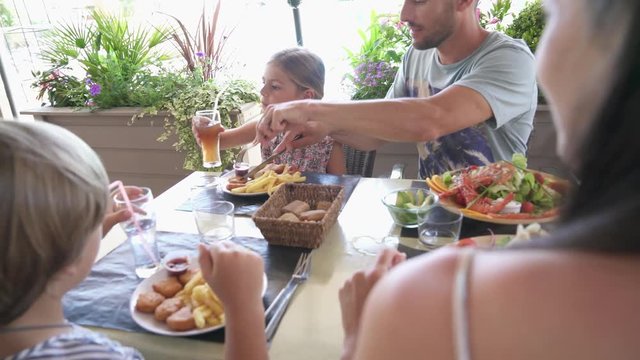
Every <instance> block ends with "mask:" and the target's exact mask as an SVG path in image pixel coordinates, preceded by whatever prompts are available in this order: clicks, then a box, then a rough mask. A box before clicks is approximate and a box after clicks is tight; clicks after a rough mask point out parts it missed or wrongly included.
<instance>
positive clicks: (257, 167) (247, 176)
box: [244, 134, 302, 179]
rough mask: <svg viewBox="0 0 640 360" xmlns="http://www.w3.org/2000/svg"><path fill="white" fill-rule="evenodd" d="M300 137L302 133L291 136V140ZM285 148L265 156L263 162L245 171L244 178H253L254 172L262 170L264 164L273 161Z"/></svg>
mask: <svg viewBox="0 0 640 360" xmlns="http://www.w3.org/2000/svg"><path fill="white" fill-rule="evenodd" d="M300 138H302V134H298V135H296V136H295V137H294V138H293V141H295V140H298V139H300ZM285 150H286V149H282V150H280V151H279V152H276V153H273V154H272V155H271V156H269V157H268V158H266V159H265V160H264V161H263V162H261V163H260V164H258V166H256V167H254V168H253V169H251V171H249V173H247V175H246V176H245V177H244V178H245V179H249V178H254V177H255V175H256V173H257V172H258V171H260V170H262V169H263V168H264V167H265V166H267V164H269V163H270V162H272V161H273V159H275V158H276V157H277V156H278V155H280V154H282V153H283V152H284V151H285Z"/></svg>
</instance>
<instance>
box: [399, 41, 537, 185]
mask: <svg viewBox="0 0 640 360" xmlns="http://www.w3.org/2000/svg"><path fill="white" fill-rule="evenodd" d="M533 63H534V58H533V55H532V54H531V51H529V48H528V47H527V45H526V44H525V43H524V41H522V40H514V39H512V38H510V37H508V36H506V35H504V34H501V33H490V34H489V35H488V36H487V37H486V38H485V40H484V41H483V42H482V43H481V45H480V47H478V48H477V49H476V50H475V51H473V53H471V55H469V56H468V57H467V58H465V59H464V60H462V61H459V62H456V63H453V64H447V65H445V64H442V62H441V61H440V59H439V57H438V52H437V51H436V50H435V49H428V50H417V49H415V47H413V46H412V47H410V48H409V50H408V51H407V53H406V54H405V56H404V59H403V61H402V67H401V68H400V69H399V71H398V73H397V75H396V78H395V81H394V82H393V86H392V87H391V88H390V89H389V92H388V93H387V98H402V97H412V98H417V97H427V96H435V95H438V94H439V93H440V92H442V91H443V90H444V89H447V88H448V87H450V86H452V85H455V86H463V87H466V88H469V89H472V90H474V91H476V92H477V93H479V94H480V95H481V96H482V97H483V98H484V100H485V101H486V102H487V103H488V104H489V106H490V107H491V110H492V116H491V118H490V119H487V120H486V121H484V122H481V123H478V124H477V125H474V126H470V127H467V128H465V129H462V130H459V131H456V132H453V133H450V134H448V135H444V136H441V137H439V138H437V139H434V140H430V141H425V142H419V143H417V147H418V154H419V155H420V163H419V171H420V177H421V178H426V177H429V176H431V175H434V174H442V173H443V172H445V171H448V170H452V169H458V168H462V167H466V166H469V165H484V164H486V163H489V162H494V161H496V160H511V155H513V153H516V152H519V153H523V154H524V153H525V152H526V150H527V145H526V143H527V140H528V138H529V134H530V133H531V129H532V128H533V116H534V114H535V111H536V104H537V98H538V92H537V86H536V82H535V75H534V66H533Z"/></svg>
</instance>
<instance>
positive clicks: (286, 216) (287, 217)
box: [278, 213, 300, 222]
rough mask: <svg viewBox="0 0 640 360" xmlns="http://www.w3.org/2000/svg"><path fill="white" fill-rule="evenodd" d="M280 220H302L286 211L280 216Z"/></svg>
mask: <svg viewBox="0 0 640 360" xmlns="http://www.w3.org/2000/svg"><path fill="white" fill-rule="evenodd" d="M278 220H288V221H294V222H298V221H300V219H298V217H297V216H295V215H294V214H293V213H284V214H282V215H281V216H280V217H279V218H278Z"/></svg>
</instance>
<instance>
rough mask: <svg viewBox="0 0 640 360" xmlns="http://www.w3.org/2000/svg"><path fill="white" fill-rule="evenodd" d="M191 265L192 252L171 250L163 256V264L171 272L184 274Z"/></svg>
mask: <svg viewBox="0 0 640 360" xmlns="http://www.w3.org/2000/svg"><path fill="white" fill-rule="evenodd" d="M190 265H191V252H189V251H183V250H177V251H170V252H168V253H167V255H165V256H164V257H163V258H162V266H163V267H164V268H165V269H167V271H168V272H169V273H171V274H175V275H178V274H182V273H183V272H185V271H187V269H189V266H190Z"/></svg>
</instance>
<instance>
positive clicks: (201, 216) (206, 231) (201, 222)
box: [192, 190, 235, 243]
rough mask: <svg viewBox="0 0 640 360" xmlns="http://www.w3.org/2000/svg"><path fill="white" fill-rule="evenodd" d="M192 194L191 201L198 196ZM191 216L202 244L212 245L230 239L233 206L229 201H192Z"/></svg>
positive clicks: (232, 231) (233, 226)
mask: <svg viewBox="0 0 640 360" xmlns="http://www.w3.org/2000/svg"><path fill="white" fill-rule="evenodd" d="M197 191H198V190H196V193H194V192H192V200H193V199H197V198H198V195H197ZM192 208H193V215H194V218H195V221H196V226H197V227H198V232H199V233H200V237H201V240H202V242H205V243H213V242H217V241H220V240H227V239H230V238H231V237H232V236H233V235H234V232H235V224H234V215H233V211H234V206H233V203H231V202H229V201H222V200H213V199H212V200H210V201H192Z"/></svg>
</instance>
